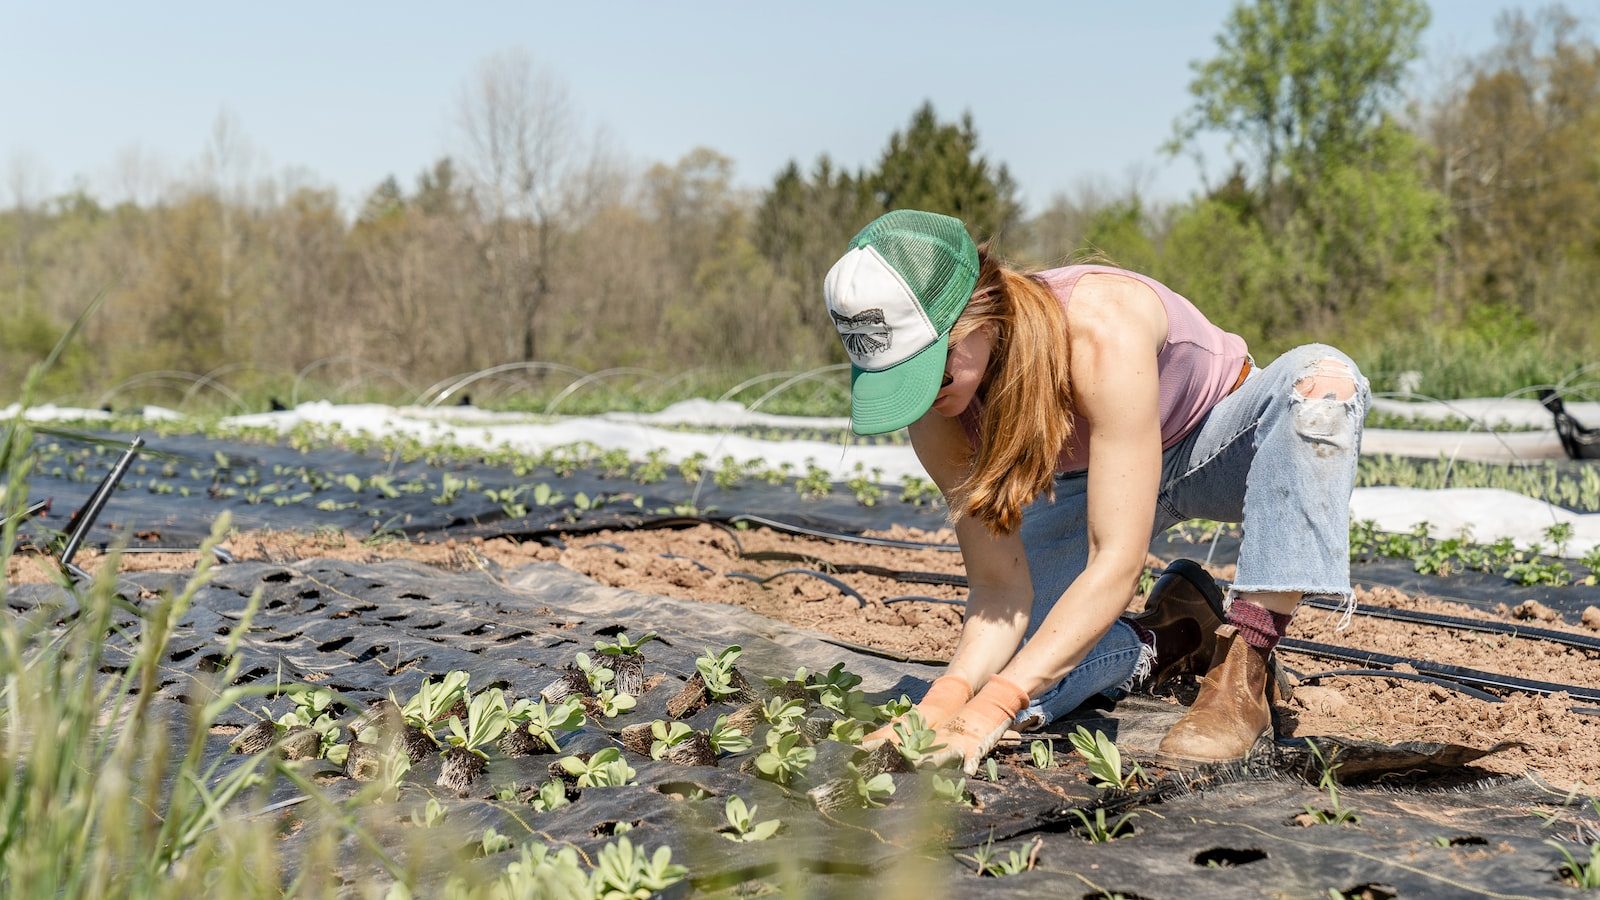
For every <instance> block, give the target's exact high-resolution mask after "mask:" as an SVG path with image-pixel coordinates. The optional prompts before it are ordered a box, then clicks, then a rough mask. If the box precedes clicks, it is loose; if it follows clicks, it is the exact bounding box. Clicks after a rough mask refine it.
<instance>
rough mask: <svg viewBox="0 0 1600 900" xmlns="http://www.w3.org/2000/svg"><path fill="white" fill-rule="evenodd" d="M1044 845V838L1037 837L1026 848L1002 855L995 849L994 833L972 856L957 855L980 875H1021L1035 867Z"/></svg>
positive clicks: (975, 849)
mask: <svg viewBox="0 0 1600 900" xmlns="http://www.w3.org/2000/svg"><path fill="white" fill-rule="evenodd" d="M1043 847H1044V839H1043V838H1039V837H1036V838H1034V839H1033V842H1032V843H1030V844H1029V845H1028V846H1027V847H1026V848H1024V849H1014V850H1009V851H1007V852H1006V854H1005V855H1003V856H1002V855H1001V854H1000V853H999V852H998V851H996V850H995V849H994V834H993V833H991V834H990V835H989V839H988V840H987V841H985V842H983V843H982V844H981V845H979V846H977V847H974V848H973V850H972V854H971V855H970V856H957V857H956V858H957V859H964V860H967V861H968V862H970V863H972V866H973V868H974V869H976V870H977V872H978V874H979V875H986V876H989V877H991V878H1003V877H1005V876H1007V875H1019V874H1021V873H1023V872H1028V871H1031V870H1032V869H1033V867H1034V866H1035V865H1037V864H1038V861H1039V850H1040V849H1041V848H1043Z"/></svg>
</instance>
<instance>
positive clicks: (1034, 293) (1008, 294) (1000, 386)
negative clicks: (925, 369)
mask: <svg viewBox="0 0 1600 900" xmlns="http://www.w3.org/2000/svg"><path fill="white" fill-rule="evenodd" d="M978 263H979V266H978V283H977V285H976V286H975V287H973V289H972V298H971V299H970V300H969V301H967V307H966V309H965V310H964V311H963V312H962V313H961V317H960V318H959V319H957V320H956V323H955V325H954V327H952V328H951V330H950V343H951V344H955V343H957V342H959V341H960V340H961V339H962V338H965V337H966V336H967V335H969V334H971V333H972V332H974V331H976V330H978V329H980V328H987V329H988V331H989V334H990V336H991V338H992V339H993V349H992V350H991V351H990V353H989V364H988V367H987V369H986V370H985V371H984V374H983V381H982V384H983V385H985V386H986V387H985V391H986V392H985V395H984V401H983V414H982V416H981V418H980V419H979V424H978V447H977V450H976V452H975V453H974V455H973V458H972V468H971V470H970V471H969V472H968V474H967V477H966V478H965V479H963V480H962V481H961V483H960V484H959V485H957V486H956V489H955V490H954V491H953V492H952V496H951V498H950V515H951V519H952V521H954V520H957V519H960V518H961V517H963V516H971V517H973V518H975V519H977V520H978V521H980V522H982V523H983V524H984V525H985V526H987V527H988V528H989V530H990V531H993V532H995V533H996V534H1011V533H1013V532H1015V531H1016V530H1017V528H1018V527H1019V526H1020V525H1021V524H1022V508H1023V507H1024V506H1027V505H1028V504H1029V503H1031V502H1032V501H1033V500H1034V499H1035V498H1036V497H1038V496H1039V495H1040V494H1044V495H1046V496H1050V497H1054V496H1055V472H1056V460H1057V458H1058V457H1059V455H1060V453H1061V450H1062V449H1063V448H1064V447H1066V446H1067V445H1068V442H1069V441H1071V440H1072V438H1073V434H1072V422H1073V415H1072V389H1071V381H1070V379H1069V377H1068V363H1069V355H1068V348H1067V315H1066V310H1065V309H1063V308H1062V305H1061V301H1060V300H1059V299H1057V298H1056V295H1055V292H1054V291H1052V290H1050V288H1049V286H1048V285H1046V284H1045V283H1044V282H1043V281H1042V280H1040V279H1039V278H1037V277H1035V276H1033V275H1029V274H1027V273H1024V272H1020V271H1017V270H1015V269H1012V268H1009V267H1008V266H1006V265H1005V263H1003V262H1002V261H1000V260H999V259H997V258H996V257H995V256H994V255H993V254H991V253H990V252H989V247H988V245H987V244H986V245H984V246H983V247H980V248H978Z"/></svg>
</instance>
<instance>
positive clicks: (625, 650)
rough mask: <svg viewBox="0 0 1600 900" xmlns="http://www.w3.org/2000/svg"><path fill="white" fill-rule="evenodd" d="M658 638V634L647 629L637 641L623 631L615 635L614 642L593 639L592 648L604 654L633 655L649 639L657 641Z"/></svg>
mask: <svg viewBox="0 0 1600 900" xmlns="http://www.w3.org/2000/svg"><path fill="white" fill-rule="evenodd" d="M660 639H661V638H660V636H659V635H657V634H656V633H655V632H654V631H648V632H645V634H644V636H643V637H641V638H639V639H638V640H637V641H634V640H630V639H629V638H628V633H627V632H626V631H624V632H623V633H621V634H619V635H617V640H616V642H615V643H607V642H605V641H595V642H594V649H595V652H596V653H600V654H603V655H605V656H633V655H637V654H638V653H639V648H640V647H643V646H644V645H645V644H648V643H650V642H651V641H658V640H660Z"/></svg>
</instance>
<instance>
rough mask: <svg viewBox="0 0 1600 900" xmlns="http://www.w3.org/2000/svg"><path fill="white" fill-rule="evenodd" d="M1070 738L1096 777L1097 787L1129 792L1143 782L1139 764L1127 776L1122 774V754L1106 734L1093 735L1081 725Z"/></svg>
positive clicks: (1097, 731)
mask: <svg viewBox="0 0 1600 900" xmlns="http://www.w3.org/2000/svg"><path fill="white" fill-rule="evenodd" d="M1070 738H1071V740H1072V749H1073V750H1074V751H1075V752H1076V753H1077V754H1078V755H1079V756H1080V757H1082V758H1083V761H1084V762H1085V763H1087V764H1088V766H1089V774H1090V775H1093V776H1094V777H1095V779H1096V781H1095V787H1101V788H1118V789H1122V790H1127V789H1129V788H1134V787H1137V786H1138V785H1139V784H1140V783H1141V782H1142V781H1143V779H1144V769H1142V768H1141V767H1140V766H1139V764H1138V763H1134V766H1133V768H1132V769H1131V770H1129V771H1128V773H1127V774H1126V775H1124V774H1123V773H1122V753H1121V752H1120V751H1119V750H1117V745H1116V743H1115V742H1113V741H1112V740H1111V739H1110V738H1108V737H1106V735H1105V732H1103V731H1099V730H1096V731H1095V733H1094V734H1092V735H1091V734H1089V729H1087V728H1084V727H1083V726H1082V725H1079V726H1078V728H1077V730H1075V731H1074V732H1073V733H1072V734H1071V735H1070Z"/></svg>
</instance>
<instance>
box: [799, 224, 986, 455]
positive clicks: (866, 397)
mask: <svg viewBox="0 0 1600 900" xmlns="http://www.w3.org/2000/svg"><path fill="white" fill-rule="evenodd" d="M977 283H978V247H977V245H976V244H974V243H973V242H972V237H971V236H970V235H968V234H967V229H966V227H965V226H963V225H962V224H961V220H960V219H953V218H951V217H950V216H941V215H938V214H936V213H929V212H920V211H918V210H912V209H902V210H896V211H894V212H889V213H884V214H883V215H881V216H879V217H878V218H876V219H874V220H873V221H872V222H871V224H869V225H867V227H865V228H863V229H861V233H860V234H857V235H856V236H855V237H854V238H852V239H851V240H850V249H849V250H848V251H846V252H845V254H844V256H843V257H841V258H840V259H839V261H838V262H836V263H834V264H833V268H832V269H830V270H829V271H828V277H827V279H825V280H824V281H823V287H822V291H823V294H824V296H826V298H827V301H828V313H829V314H830V315H831V316H832V317H833V324H834V325H835V326H836V327H838V329H839V338H840V340H842V341H844V349H845V352H846V353H848V354H849V355H850V363H851V369H850V426H851V428H852V429H854V430H855V432H856V434H883V433H884V432H888V431H894V430H895V429H897V428H904V427H906V426H907V425H910V424H911V423H912V422H915V421H916V420H918V419H920V418H922V414H923V413H925V412H927V411H928V407H930V406H932V405H933V400H934V397H936V396H938V394H939V382H940V381H941V380H942V379H943V378H944V365H945V358H946V356H947V355H948V354H949V352H950V328H951V327H952V326H953V325H955V323H956V319H957V318H958V317H959V316H960V315H961V311H962V310H963V309H966V306H967V300H968V298H970V297H971V296H972V289H973V287H974V286H975V285H976V284H977Z"/></svg>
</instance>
